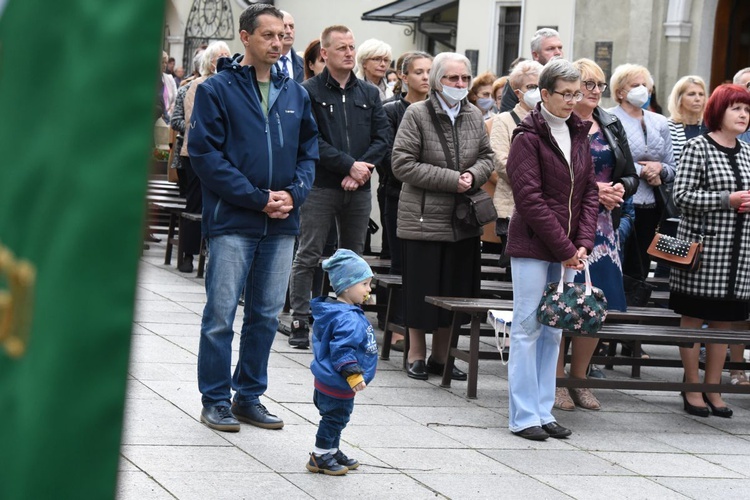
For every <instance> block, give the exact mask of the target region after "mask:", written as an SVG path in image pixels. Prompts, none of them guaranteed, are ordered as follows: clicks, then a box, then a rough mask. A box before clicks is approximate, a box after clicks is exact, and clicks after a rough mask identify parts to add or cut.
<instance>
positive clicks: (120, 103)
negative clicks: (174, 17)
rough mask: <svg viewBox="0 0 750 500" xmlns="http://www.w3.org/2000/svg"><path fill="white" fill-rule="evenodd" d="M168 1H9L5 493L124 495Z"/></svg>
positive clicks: (0, 364)
mask: <svg viewBox="0 0 750 500" xmlns="http://www.w3.org/2000/svg"><path fill="white" fill-rule="evenodd" d="M163 18H164V2H158V1H155V0H127V1H125V0H113V1H106V2H103V1H100V0H68V1H65V2H48V1H42V0H0V498H2V499H16V498H24V499H26V498H28V499H32V498H34V499H36V498H87V499H88V498H111V497H113V496H114V492H115V481H116V474H117V464H118V456H119V445H120V435H121V428H122V419H123V404H124V395H125V381H126V374H127V363H128V355H129V348H130V332H131V329H132V318H133V305H134V291H135V283H136V272H137V265H138V257H139V253H140V251H141V244H142V240H141V237H142V224H143V222H142V221H143V215H144V208H145V207H144V201H143V199H144V193H145V189H146V175H147V165H148V157H149V152H150V150H152V149H153V136H152V130H153V120H154V114H153V109H154V104H155V102H156V83H157V81H158V77H159V59H160V57H161V47H160V45H161V43H160V37H161V33H160V32H161V27H162V23H163Z"/></svg>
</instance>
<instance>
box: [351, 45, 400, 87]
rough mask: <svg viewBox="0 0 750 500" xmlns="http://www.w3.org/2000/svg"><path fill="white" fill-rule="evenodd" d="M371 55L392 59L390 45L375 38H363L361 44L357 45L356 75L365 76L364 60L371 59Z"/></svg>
mask: <svg viewBox="0 0 750 500" xmlns="http://www.w3.org/2000/svg"><path fill="white" fill-rule="evenodd" d="M373 57H387V58H388V59H393V57H392V55H391V46H390V45H388V44H387V43H385V42H384V41H382V40H376V39H375V38H370V39H369V40H365V41H364V42H362V44H361V45H360V46H359V47H357V71H356V73H357V76H358V77H359V78H364V77H365V69H364V67H365V61H366V60H368V59H372V58H373Z"/></svg>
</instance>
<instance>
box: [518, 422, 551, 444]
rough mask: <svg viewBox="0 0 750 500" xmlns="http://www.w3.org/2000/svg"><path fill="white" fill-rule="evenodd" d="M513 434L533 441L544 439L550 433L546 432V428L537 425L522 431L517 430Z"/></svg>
mask: <svg viewBox="0 0 750 500" xmlns="http://www.w3.org/2000/svg"><path fill="white" fill-rule="evenodd" d="M513 434H515V435H516V436H519V437H522V438H524V439H530V440H532V441H544V440H545V439H547V438H548V437H549V434H547V433H546V432H544V429H542V428H541V427H539V426H538V425H535V426H534V427H527V428H525V429H524V430H522V431H516V432H514V433H513Z"/></svg>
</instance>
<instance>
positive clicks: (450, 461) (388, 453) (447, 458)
mask: <svg viewBox="0 0 750 500" xmlns="http://www.w3.org/2000/svg"><path fill="white" fill-rule="evenodd" d="M367 450H368V452H369V453H371V454H372V455H374V456H375V457H377V458H378V459H380V460H382V461H383V462H384V463H386V464H388V465H389V466H390V467H393V468H394V469H395V470H397V471H399V472H403V473H406V474H410V475H411V474H426V473H429V474H454V473H455V474H484V473H489V472H492V473H493V474H502V475H518V472H516V471H515V470H513V469H511V468H509V467H506V466H505V465H502V464H500V463H498V462H497V461H496V460H493V459H492V458H490V457H488V456H487V455H485V454H482V453H480V452H478V451H476V450H468V449H444V450H434V449H401V448H367Z"/></svg>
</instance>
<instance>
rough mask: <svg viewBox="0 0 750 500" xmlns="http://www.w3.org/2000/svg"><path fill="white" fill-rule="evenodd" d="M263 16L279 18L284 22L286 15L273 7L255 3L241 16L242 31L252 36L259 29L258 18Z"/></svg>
mask: <svg viewBox="0 0 750 500" xmlns="http://www.w3.org/2000/svg"><path fill="white" fill-rule="evenodd" d="M263 15H268V16H273V17H277V18H279V19H281V20H282V21H284V14H282V13H281V11H280V10H279V9H277V8H276V7H274V6H273V5H268V4H265V3H254V4H252V5H250V7H248V8H247V9H245V10H244V11H243V12H242V14H240V31H247V32H248V33H250V34H251V35H252V34H253V32H254V31H255V28H257V27H258V18H259V17H260V16H263Z"/></svg>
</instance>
